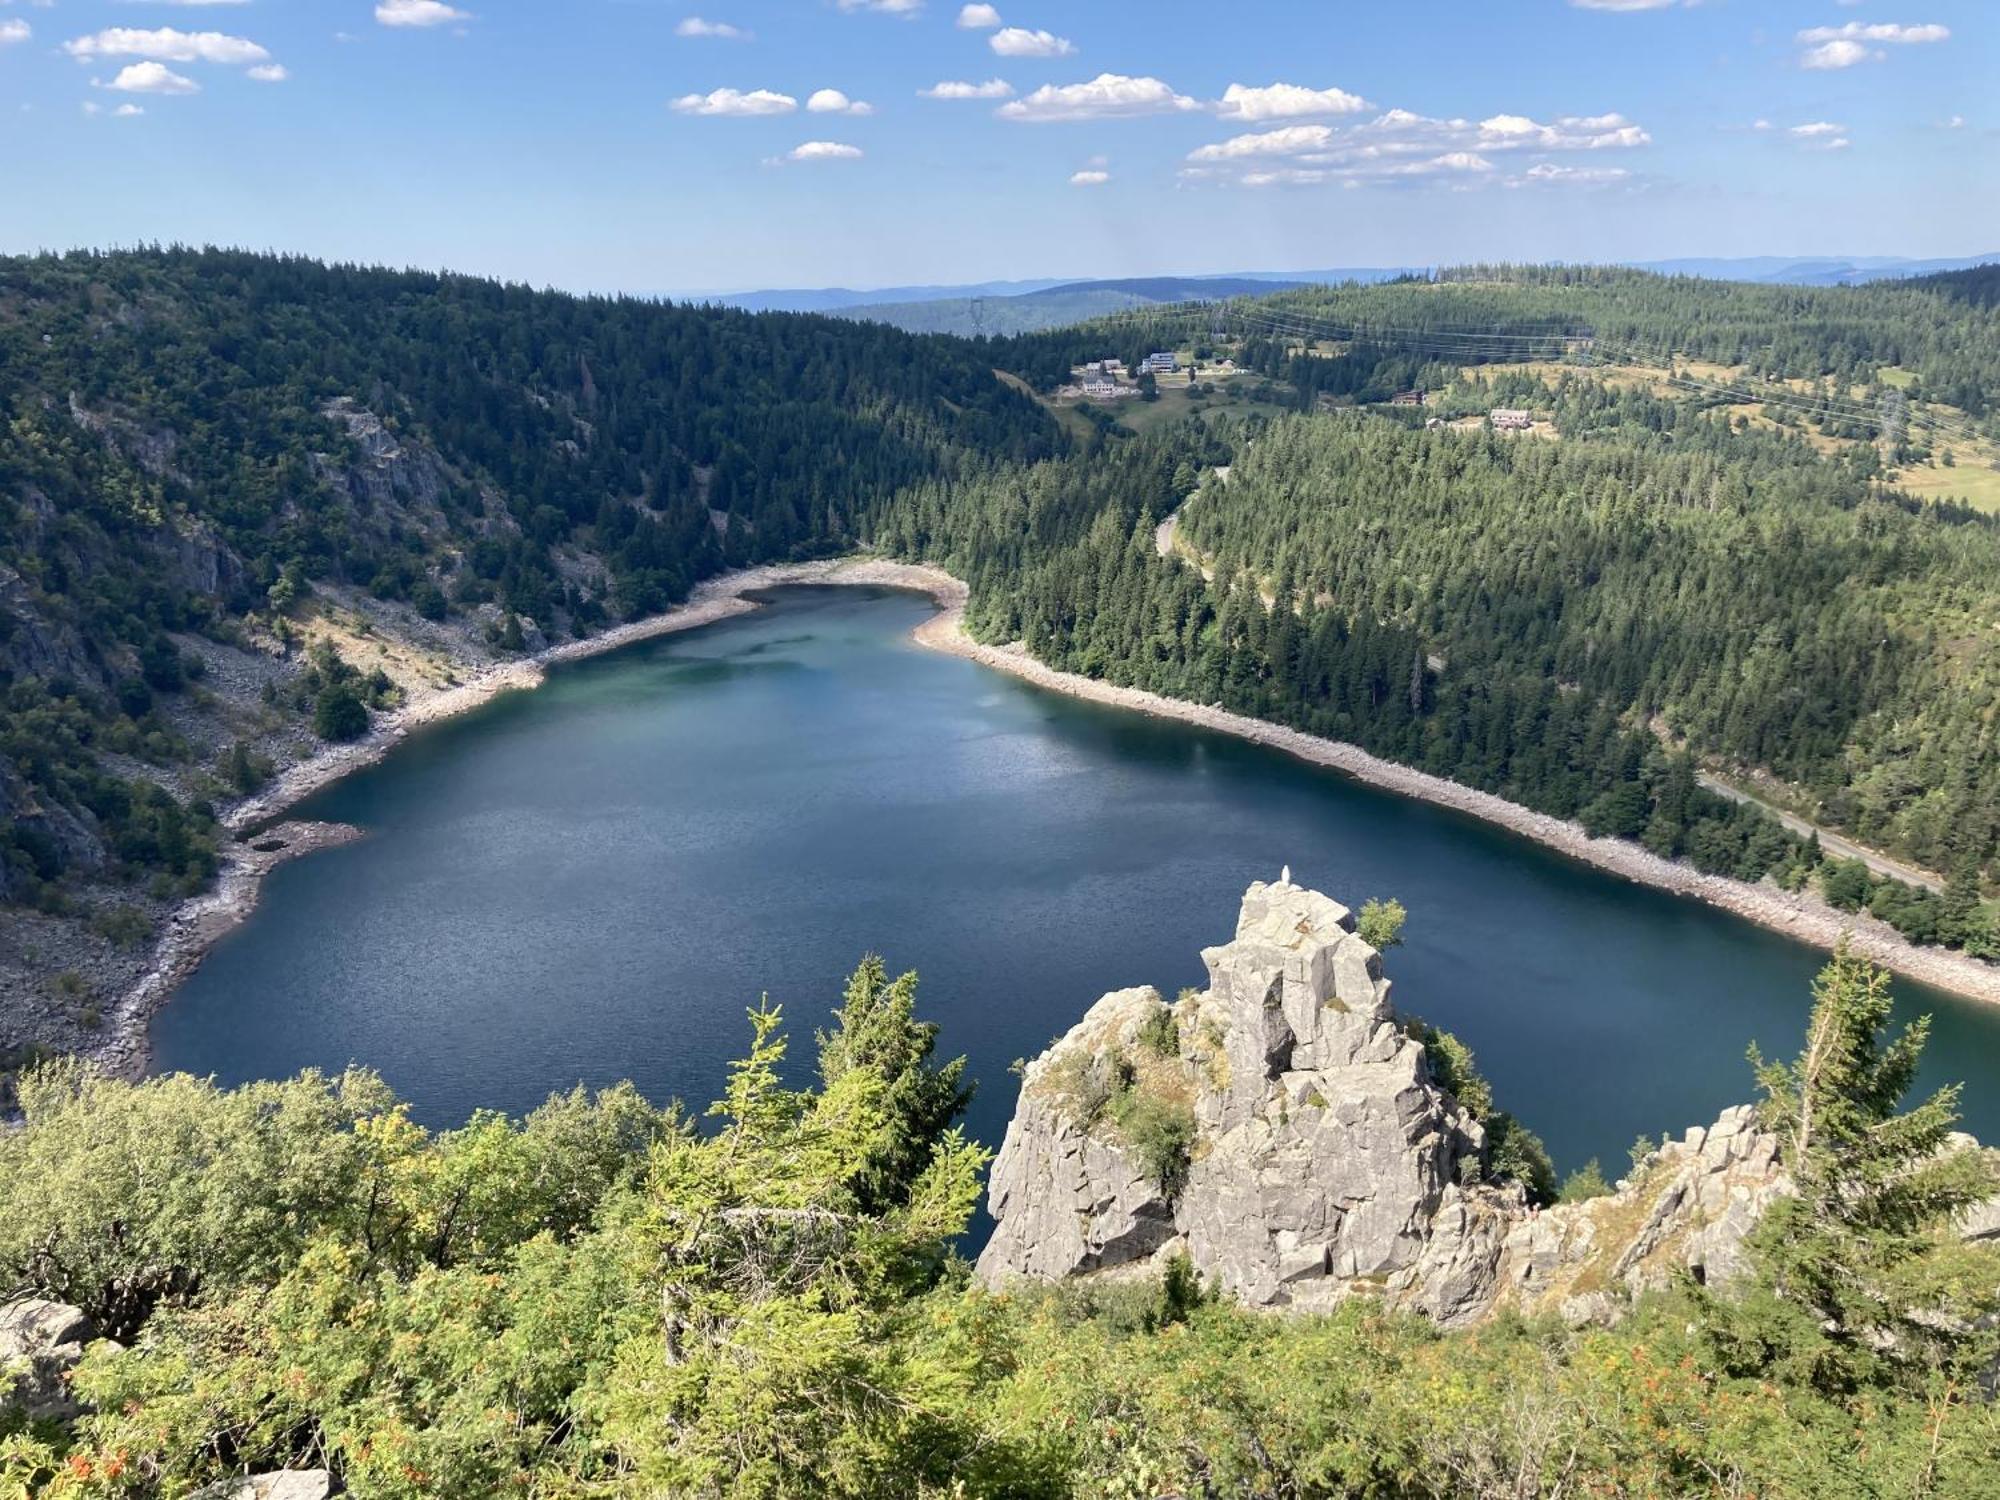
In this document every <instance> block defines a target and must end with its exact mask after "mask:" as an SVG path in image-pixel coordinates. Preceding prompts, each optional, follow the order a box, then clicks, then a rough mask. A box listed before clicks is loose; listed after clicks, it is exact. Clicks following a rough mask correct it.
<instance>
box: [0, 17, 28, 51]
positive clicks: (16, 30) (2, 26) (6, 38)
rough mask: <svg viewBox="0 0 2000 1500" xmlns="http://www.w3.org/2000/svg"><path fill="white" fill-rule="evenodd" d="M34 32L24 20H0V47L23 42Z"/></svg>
mask: <svg viewBox="0 0 2000 1500" xmlns="http://www.w3.org/2000/svg"><path fill="white" fill-rule="evenodd" d="M34 34H35V33H34V31H33V30H32V29H31V28H30V27H29V25H28V23H27V22H26V21H0V47H7V46H11V45H13V44H14V43H15V42H25V41H26V40H27V39H28V38H29V37H31V36H33V35H34Z"/></svg>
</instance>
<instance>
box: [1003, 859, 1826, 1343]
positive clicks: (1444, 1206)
mask: <svg viewBox="0 0 2000 1500" xmlns="http://www.w3.org/2000/svg"><path fill="white" fill-rule="evenodd" d="M1354 925H1355V924H1354V919H1353V917H1352V916H1351V914H1350V913H1349V912H1348V910H1347V908H1345V907H1343V906H1341V905H1340V904H1339V903H1338V902H1336V901H1333V900H1331V899H1329V898H1328V897H1326V896H1324V895H1321V894H1320V893H1319V892H1317V891H1311V890H1306V889H1303V888H1301V887H1299V886H1296V885H1293V884H1291V883H1290V882H1289V881H1284V880H1281V881H1280V882H1278V883H1275V884H1271V885H1265V884H1261V883H1260V884H1257V885H1253V886H1251V887H1250V889H1249V892H1248V893H1247V894H1246V895H1245V896H1244V898H1243V907H1242V912H1241V914H1240V916H1239V918H1238V920H1237V925H1236V935H1235V937H1234V938H1233V939H1232V940H1231V941H1230V942H1228V943H1226V944H1224V945H1222V946H1221V947H1218V948H1210V949H1208V950H1207V951H1206V952H1205V953H1204V954H1203V955H1202V957H1203V959H1204V961H1205V962H1206V964H1207V966H1208V973H1209V987H1208V989H1207V990H1206V991H1205V992H1202V993H1199V994H1190V995H1188V996H1185V997H1184V998H1183V999H1182V1000H1181V1001H1180V1002H1179V1003H1177V1004H1174V1005H1168V1004H1167V1003H1166V1002H1165V1001H1164V1000H1163V999H1162V998H1161V997H1160V995H1159V994H1158V993H1157V992H1156V991H1154V990H1150V989H1136V990H1120V991H1118V992H1116V993H1114V994H1110V995H1106V996H1105V997H1104V998H1103V999H1102V1000H1100V1001H1098V1002H1097V1004H1096V1005H1094V1006H1092V1007H1091V1009H1090V1011H1089V1013H1088V1014H1087V1015H1085V1017H1084V1018H1083V1020H1082V1021H1081V1022H1079V1023H1078V1024H1077V1026H1076V1027H1075V1028H1074V1029H1073V1030H1071V1031H1070V1032H1069V1034H1068V1035H1066V1036H1064V1037H1063V1038H1062V1039H1061V1040H1060V1041H1058V1042H1057V1043H1056V1044H1055V1045H1054V1046H1052V1047H1051V1048H1050V1049H1049V1050H1048V1051H1047V1052H1046V1053H1044V1054H1043V1055H1042V1056H1041V1057H1039V1058H1037V1059H1036V1060H1035V1061H1034V1062H1033V1063H1031V1064H1030V1065H1029V1067H1028V1069H1027V1073H1026V1076H1025V1078H1024V1080H1023V1083H1022V1087H1021V1101H1020V1105H1019V1107H1018V1109H1017V1110H1016V1113H1015V1116H1014V1120H1013V1122H1012V1124H1011V1125H1010V1126H1009V1127H1008V1131H1007V1139H1006V1142H1005V1144H1004V1145H1003V1146H1002V1148H1001V1150H1000V1154H999V1156H998V1158H997V1159H996V1160H995V1162H994V1166H993V1175H992V1181H991V1189H990V1194H989V1207H990V1209H991V1211H992V1214H993V1217H994V1219H995V1220H996V1221H997V1227H996V1229H995V1231H994V1234H993V1237H992V1239H991V1241H990V1242H989V1243H988V1244H987V1246H986V1249H985V1252H984V1253H983V1254H982V1255H981V1256H980V1259H979V1274H980V1276H981V1277H982V1279H984V1280H985V1281H986V1282H987V1283H989V1284H994V1285H997V1284H1001V1283H1004V1282H1006V1281H1007V1280H1009V1279H1011V1278H1016V1277H1029V1278H1034V1279H1039V1280H1054V1279H1058V1278H1061V1277H1066V1276H1075V1275H1085V1274H1093V1273H1106V1272H1110V1271H1113V1270H1115V1269H1116V1268H1118V1267H1121V1266H1125V1267H1146V1266H1150V1265H1152V1264H1154V1263H1157V1262H1158V1261H1159V1260H1161V1259H1162V1258H1163V1257H1165V1256H1166V1255H1170V1254H1175V1253H1180V1252H1185V1253H1186V1254H1187V1255H1188V1256H1189V1258H1190V1259H1191V1260H1192V1261H1193V1263H1194V1265H1195V1267H1196V1268H1197V1269H1198V1270H1199V1271H1200V1272H1201V1273H1202V1275H1203V1276H1204V1278H1205V1279H1207V1280H1208V1281H1210V1283H1211V1284H1214V1285H1218V1286H1220V1287H1221V1288H1222V1289H1223V1290H1224V1291H1226V1292H1228V1293H1230V1294H1231V1295H1233V1296H1235V1297H1237V1298H1238V1299H1240V1300H1241V1301H1243V1302H1245V1303H1248V1304H1250V1305H1253V1306H1260V1307H1276V1308H1294V1309H1303V1310H1312V1309H1323V1308H1326V1307H1330V1306H1332V1305H1333V1304H1334V1303H1336V1302H1338V1301H1340V1300H1342V1299H1343V1298H1346V1297H1350V1296H1354V1295H1358V1294H1365V1295H1371V1296H1375V1297H1378V1298H1381V1299H1383V1300H1385V1301H1387V1302H1390V1303H1393V1304H1395V1305H1398V1306H1405V1307H1410V1308H1414V1309H1418V1310H1421V1311H1423V1312H1425V1313H1427V1314H1429V1315H1430V1316H1431V1317H1433V1318H1435V1319H1436V1320H1437V1321H1438V1322H1440V1323H1441V1324H1444V1325H1446V1326H1459V1325H1463V1324H1467V1323H1472V1322H1476V1321H1478V1320H1480V1319H1482V1318H1484V1317H1487V1316H1490V1315H1491V1314H1492V1313H1493V1312H1495V1311H1496V1310H1498V1309H1499V1308H1500V1307H1502V1306H1507V1305H1514V1306H1520V1307H1523V1308H1550V1309H1560V1310H1561V1311H1563V1313H1564V1314H1565V1315H1566V1316H1568V1317H1570V1318H1572V1319H1575V1320H1579V1321H1581V1320H1586V1319H1597V1318H1604V1317H1608V1316H1613V1315H1615V1313H1616V1310H1617V1308H1618V1306H1619V1305H1620V1303H1621V1302H1622V1299H1623V1298H1624V1297H1625V1296H1627V1295H1629V1294H1630V1293H1631V1292H1634V1291H1637V1290H1640V1289H1642V1288H1644V1287H1647V1286H1651V1285H1655V1284H1658V1283H1660V1282H1663V1281H1664V1280H1665V1279H1666V1277H1667V1275H1668V1274H1669V1271H1670V1268H1672V1267H1673V1266H1677V1265H1684V1266H1689V1267H1692V1268H1693V1269H1694V1270H1695V1272H1696V1274H1697V1275H1701V1276H1704V1277H1705V1278H1707V1279H1710V1280H1720V1279H1726V1278H1727V1277H1729V1276H1731V1275H1733V1274H1735V1273H1736V1272H1737V1270H1738V1269H1739V1267H1740V1257H1741V1249H1742V1243H1743V1237H1744V1235H1745V1234H1746V1233H1748V1231H1749V1229H1750V1227H1751V1226H1752V1225H1753V1224H1755V1222H1756V1220H1757V1217H1758V1216H1759V1214H1760V1213H1761V1212H1762V1210H1763V1208H1764V1206H1765V1205H1766V1204H1767V1203H1768V1202H1769V1201H1770V1200H1771V1198H1772V1196H1773V1195H1775V1194H1777V1193H1780V1192H1783V1191H1786V1190H1787V1184H1786V1182H1785V1179H1784V1177H1783V1174H1782V1173H1781V1171H1780V1170H1779V1167H1778V1161H1777V1145H1776V1142H1775V1140H1774V1139H1773V1138H1772V1137H1771V1136H1769V1135H1766V1134H1763V1133H1760V1132H1758V1131H1757V1130H1756V1129H1755V1127H1754V1124H1753V1121H1752V1117H1751V1112H1750V1111H1749V1110H1748V1109H1747V1108H1744V1109H1735V1110H1730V1111H1728V1112H1727V1113H1725V1114H1724V1115H1723V1117H1722V1118H1721V1119H1720V1120H1718V1121H1717V1122H1716V1123H1715V1125H1714V1126H1712V1127H1710V1128H1708V1129H1705V1130H1704V1129H1700V1128H1697V1129H1694V1130H1690V1131H1689V1132H1688V1133H1687V1136H1686V1137H1685V1139H1683V1140H1681V1141H1677V1142H1673V1143H1670V1144H1668V1145H1667V1146H1664V1147H1663V1148H1661V1149H1660V1150H1659V1151H1657V1152H1655V1153H1654V1154H1653V1155H1652V1157H1650V1158H1649V1159H1648V1160H1647V1161H1645V1162H1643V1163H1642V1164H1641V1165H1640V1166H1639V1168H1637V1169H1636V1170H1635V1174H1634V1177H1633V1179H1632V1180H1631V1181H1630V1182H1629V1183H1625V1184H1621V1187H1620V1191H1619V1192H1617V1193H1615V1194H1613V1195H1612V1196H1609V1197H1605V1198H1600V1199H1597V1200H1594V1201H1591V1202H1587V1203H1583V1204H1578V1205H1574V1206H1571V1207H1564V1208H1555V1209H1549V1210H1546V1211H1537V1210H1536V1209H1534V1208H1533V1207H1531V1206H1530V1204H1529V1203H1528V1201H1527V1198H1526V1195H1525V1193H1524V1192H1523V1190H1522V1188H1521V1187H1520V1186H1519V1185H1518V1184H1515V1183H1511V1182H1506V1183H1501V1182H1495V1181H1492V1180H1490V1178H1491V1174H1490V1172H1489V1169H1488V1161H1487V1141H1486V1133H1485V1130H1484V1128H1483V1127H1482V1125H1481V1124H1480V1122H1479V1120H1477V1119H1476V1118H1474V1116H1473V1115H1472V1113H1471V1112H1470V1111H1469V1110H1467V1109H1466V1108H1465V1107H1464V1106H1463V1105H1461V1104H1460V1102H1459V1101H1458V1100H1457V1099H1456V1098H1454V1097H1453V1096H1452V1094H1451V1093H1450V1092H1448V1091H1447V1090H1446V1089H1445V1088H1444V1087H1443V1086H1442V1085H1441V1083H1440V1082H1439V1078H1438V1073H1437V1070H1436V1067H1435V1066H1434V1064H1433V1062H1432V1059H1431V1058H1430V1057H1429V1055H1428V1054H1427V1051H1426V1049H1425V1047H1424V1044H1423V1043H1422V1041H1421V1040H1419V1038H1418V1036H1417V1035H1416V1034H1414V1028H1412V1027H1408V1026H1406V1025H1405V1024H1404V1023H1403V1022H1402V1021H1400V1020H1399V1018H1398V1017H1397V1015H1396V1013H1395V1011H1394V1009H1393V1008H1392V1007H1391V1005H1390V1003H1389V981H1388V980H1386V979H1384V978H1383V977H1382V967H1381V960H1380V957H1379V956H1378V955H1377V953H1376V951H1375V950H1374V949H1373V948H1371V947H1370V946H1369V945H1368V944H1367V943H1365V942H1363V941H1362V939H1361V938H1360V937H1359V936H1357V935H1356V933H1355V931H1354ZM1169 1148H1173V1149H1169Z"/></svg>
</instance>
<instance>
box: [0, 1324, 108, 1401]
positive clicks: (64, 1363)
mask: <svg viewBox="0 0 2000 1500" xmlns="http://www.w3.org/2000/svg"><path fill="white" fill-rule="evenodd" d="M95 1334H96V1330H95V1329H94V1328H92V1327H91V1326H90V1319H88V1318H86V1317H85V1316H84V1315H83V1313H82V1311H81V1310H80V1309H78V1308H74V1307H71V1306H69V1305H68V1304H67V1303H64V1302H48V1301H44V1300H42V1299H41V1298H27V1299H25V1300H22V1301H18V1302H9V1303H7V1304H5V1305H4V1306H0V1411H8V1410H20V1411H22V1412H24V1413H25V1414H26V1415H27V1417H28V1420H30V1421H56V1422H66V1421H69V1420H70V1419H71V1418H73V1417H75V1416H77V1415H78V1413H79V1412H80V1411H81V1410H82V1408H81V1407H80V1406H79V1404H78V1403H77V1401H76V1398H75V1397H74V1396H73V1395H72V1394H71V1393H70V1388H69V1372H70V1370H71V1369H72V1368H74V1366H75V1365H76V1363H77V1361H79V1360H80V1359H82V1358H83V1346H84V1345H85V1344H87V1343H89V1342H90V1340H91V1339H92V1337H94V1336H95Z"/></svg>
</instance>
